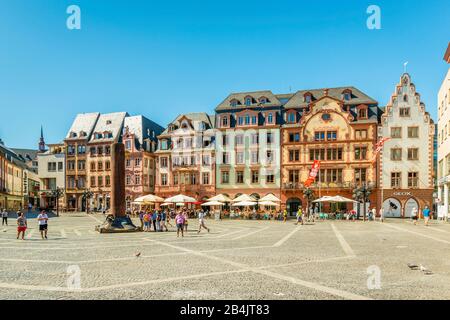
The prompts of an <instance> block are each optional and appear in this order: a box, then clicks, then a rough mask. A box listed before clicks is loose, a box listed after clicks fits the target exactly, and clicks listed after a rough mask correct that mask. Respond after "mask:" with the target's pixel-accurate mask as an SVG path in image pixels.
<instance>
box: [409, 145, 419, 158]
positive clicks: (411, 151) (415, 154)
mask: <svg viewBox="0 0 450 320" xmlns="http://www.w3.org/2000/svg"><path fill="white" fill-rule="evenodd" d="M408 160H419V149H418V148H408Z"/></svg>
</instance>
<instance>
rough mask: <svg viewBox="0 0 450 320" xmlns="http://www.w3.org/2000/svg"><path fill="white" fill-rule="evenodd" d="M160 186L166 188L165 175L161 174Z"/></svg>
mask: <svg viewBox="0 0 450 320" xmlns="http://www.w3.org/2000/svg"><path fill="white" fill-rule="evenodd" d="M161 185H162V186H167V174H165V173H163V174H161Z"/></svg>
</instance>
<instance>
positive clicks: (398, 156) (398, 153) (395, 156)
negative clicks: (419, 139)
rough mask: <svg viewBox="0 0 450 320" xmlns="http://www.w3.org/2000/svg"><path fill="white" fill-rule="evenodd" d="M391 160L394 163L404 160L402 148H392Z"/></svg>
mask: <svg viewBox="0 0 450 320" xmlns="http://www.w3.org/2000/svg"><path fill="white" fill-rule="evenodd" d="M391 160H392V161H401V160H402V149H401V148H392V149H391Z"/></svg>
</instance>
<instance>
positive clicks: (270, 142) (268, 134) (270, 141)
mask: <svg viewBox="0 0 450 320" xmlns="http://www.w3.org/2000/svg"><path fill="white" fill-rule="evenodd" d="M272 143H273V134H272V132H267V144H272Z"/></svg>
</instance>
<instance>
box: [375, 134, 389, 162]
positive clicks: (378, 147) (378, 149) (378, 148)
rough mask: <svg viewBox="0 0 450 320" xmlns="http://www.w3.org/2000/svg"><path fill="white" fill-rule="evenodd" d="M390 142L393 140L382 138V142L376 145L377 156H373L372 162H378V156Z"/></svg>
mask: <svg viewBox="0 0 450 320" xmlns="http://www.w3.org/2000/svg"><path fill="white" fill-rule="evenodd" d="M389 140H391V138H381V140H380V141H378V142H377V144H376V145H375V154H374V155H373V159H372V162H375V161H376V160H377V156H378V154H379V153H380V151H381V150H382V149H383V146H384V144H385V143H386V142H387V141H389Z"/></svg>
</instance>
